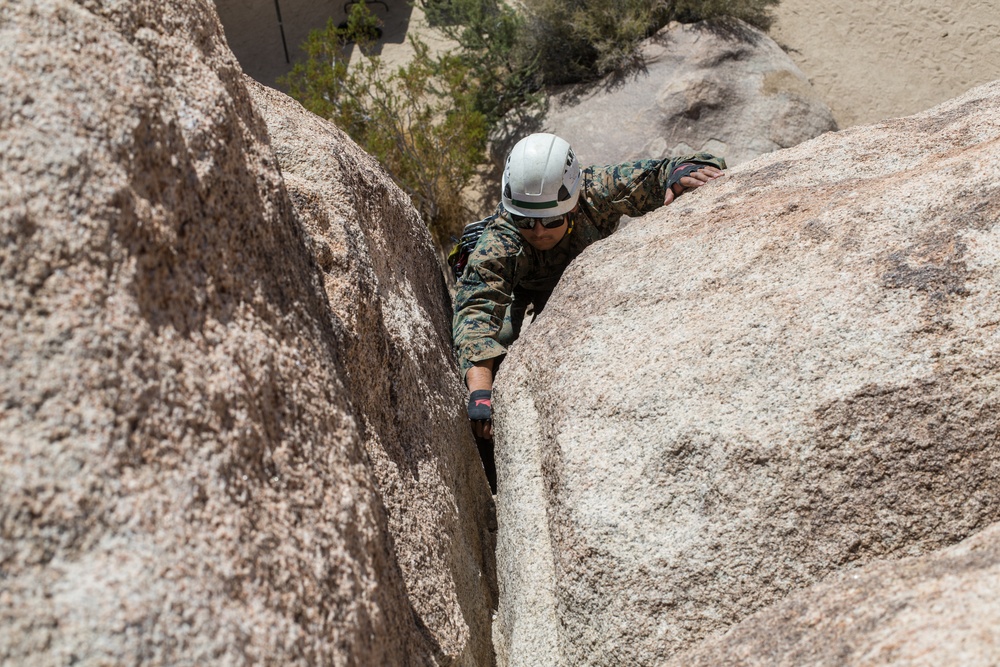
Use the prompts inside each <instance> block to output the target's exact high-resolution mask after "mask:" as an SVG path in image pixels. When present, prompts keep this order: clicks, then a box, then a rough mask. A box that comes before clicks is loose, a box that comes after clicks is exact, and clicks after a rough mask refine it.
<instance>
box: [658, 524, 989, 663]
mask: <svg viewBox="0 0 1000 667" xmlns="http://www.w3.org/2000/svg"><path fill="white" fill-rule="evenodd" d="M670 664H671V665H676V666H677V667H681V666H682V665H683V667H700V666H704V667H715V666H716V665H732V666H733V667H750V666H751V665H760V666H761V667H764V666H767V667H772V666H773V667H797V666H798V665H817V666H818V667H825V666H827V665H828V666H829V667H840V666H841V665H845V666H846V665H866V666H869V667H876V666H881V665H886V666H888V665H914V666H920V667H937V666H938V665H962V666H963V667H991V666H992V665H996V664H1000V525H994V526H992V527H990V528H987V529H986V530H984V531H983V532H981V533H979V534H977V535H975V536H973V537H970V538H969V539H967V540H965V541H963V542H961V543H960V544H958V545H956V546H954V547H951V548H949V549H944V550H942V551H940V552H937V553H933V554H930V555H927V556H923V557H919V558H907V559H904V560H902V561H896V562H879V563H874V564H872V565H870V566H868V567H864V568H860V569H857V570H848V571H846V572H841V573H838V574H837V575H835V576H832V577H830V578H828V579H827V580H825V581H823V582H822V583H820V584H817V585H816V586H813V587H811V588H807V589H806V590H804V591H801V592H797V593H794V594H792V595H790V596H788V598H786V599H785V600H782V601H781V602H779V603H777V604H775V605H774V606H772V607H769V608H768V609H765V610H764V611H762V612H760V613H757V614H754V615H753V616H751V617H750V618H748V619H746V620H745V621H743V622H742V623H739V624H738V625H736V626H734V627H733V628H732V629H730V630H729V631H728V632H727V633H726V634H725V635H723V636H722V637H721V638H718V639H708V640H706V641H704V642H703V643H702V644H699V645H698V646H696V647H695V648H694V649H693V650H692V651H689V652H687V653H684V654H682V655H681V656H679V657H677V658H676V659H674V660H672V661H671V662H670Z"/></svg>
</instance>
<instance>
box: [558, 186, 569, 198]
mask: <svg viewBox="0 0 1000 667" xmlns="http://www.w3.org/2000/svg"><path fill="white" fill-rule="evenodd" d="M558 199H559V201H566V200H567V199H569V190H567V189H566V186H565V185H560V186H559V197H558Z"/></svg>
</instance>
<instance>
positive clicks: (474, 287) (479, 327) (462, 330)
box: [452, 231, 519, 380]
mask: <svg viewBox="0 0 1000 667" xmlns="http://www.w3.org/2000/svg"><path fill="white" fill-rule="evenodd" d="M518 250H519V247H518V246H516V245H514V244H512V243H511V242H510V240H509V239H506V238H504V236H503V235H502V234H496V233H491V231H487V232H485V233H484V234H483V236H482V237H480V239H479V243H478V244H477V245H476V249H475V250H474V251H473V252H472V255H471V257H470V258H469V265H468V266H467V267H466V269H465V272H464V273H463V274H462V277H461V278H460V279H459V281H458V289H457V291H456V293H455V318H454V321H453V324H452V335H453V337H454V342H455V350H456V351H457V353H458V363H459V368H460V370H461V374H462V379H463V380H464V379H465V374H466V372H467V371H468V370H469V368H471V367H472V365H473V364H474V363H475V362H477V361H483V360H485V359H493V358H496V357H500V356H503V355H504V354H506V353H507V348H506V347H504V346H503V345H502V344H501V343H500V342H499V340H498V338H499V336H500V331H501V329H502V328H503V323H504V316H505V315H506V312H507V307H508V306H509V305H510V302H511V298H512V297H511V295H512V294H513V291H514V273H515V271H516V268H517V252H518Z"/></svg>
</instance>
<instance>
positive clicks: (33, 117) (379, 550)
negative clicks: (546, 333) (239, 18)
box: [0, 0, 491, 666]
mask: <svg viewBox="0 0 1000 667" xmlns="http://www.w3.org/2000/svg"><path fill="white" fill-rule="evenodd" d="M0 53H2V59H3V62H4V71H3V76H0V173H2V174H3V177H2V178H0V233H2V237H3V239H4V242H3V243H2V244H0V369H2V375H0V397H2V403H0V405H2V410H0V433H2V437H0V497H2V498H3V502H2V503H0V581H2V585H0V663H3V664H31V665H43V666H44V665H64V664H94V665H96V664H219V665H239V664H334V665H351V664H358V665H368V664H372V665H374V664H393V665H395V664H399V665H406V664H412V665H425V664H462V665H477V664H488V663H489V660H490V647H489V636H488V619H489V613H490V598H491V594H490V590H489V589H490V586H489V584H488V580H489V578H490V570H491V565H490V563H489V558H488V552H489V548H488V546H489V542H490V539H491V538H490V535H489V530H488V527H487V526H488V520H489V515H490V507H491V500H490V496H489V490H488V487H487V485H486V482H485V479H484V478H483V475H482V473H481V471H479V470H478V469H477V467H476V466H478V465H479V464H478V460H477V457H476V453H475V449H474V446H473V444H472V442H471V441H470V438H469V436H468V435H467V434H465V435H464V436H462V429H461V428H460V427H461V426H462V425H463V423H462V422H463V420H462V416H461V414H460V409H459V406H456V405H455V397H456V396H457V395H460V388H458V387H457V386H456V385H457V384H458V380H457V372H456V371H455V368H454V365H453V363H452V362H451V361H450V360H449V358H448V354H447V349H448V340H447V318H446V317H443V318H442V315H443V314H444V313H446V311H447V307H448V306H447V301H446V299H445V296H444V294H445V288H444V283H443V279H442V278H441V276H440V273H439V271H438V270H437V269H436V267H433V255H432V252H431V247H430V240H429V237H428V235H427V233H426V231H424V230H423V228H422V227H421V226H420V225H419V223H418V221H417V220H416V217H415V215H414V213H413V211H412V208H411V207H410V206H409V205H408V204H407V203H406V201H405V198H404V197H402V195H401V194H400V193H399V192H398V191H397V190H396V189H395V188H393V187H392V186H391V184H390V182H389V180H388V179H387V177H386V176H385V174H384V173H383V172H382V171H381V170H379V169H378V168H377V167H376V166H375V165H374V163H373V162H372V161H371V160H370V159H369V158H367V157H366V156H364V155H363V154H361V152H360V151H359V150H358V149H357V147H356V146H354V145H352V144H351V143H350V142H349V141H348V140H346V139H345V138H344V137H343V136H342V135H339V134H338V133H336V132H334V131H332V130H330V129H329V128H326V129H322V128H320V129H317V127H318V126H312V125H309V124H308V123H307V122H306V121H304V120H303V119H302V116H304V114H303V113H302V112H301V110H299V111H297V112H296V113H298V117H297V118H296V119H293V120H295V121H296V122H298V123H300V125H301V127H302V128H305V129H308V131H310V132H312V131H316V132H317V136H316V138H317V139H320V141H318V142H317V144H316V146H315V153H314V154H313V155H311V156H309V159H315V160H317V161H323V160H327V161H330V162H331V163H332V165H331V166H329V167H328V171H327V172H325V175H326V176H329V177H330V178H331V179H333V180H334V182H333V183H329V184H326V185H324V186H323V187H322V188H320V187H315V188H313V189H312V190H310V188H311V187H313V186H312V185H311V184H310V183H308V179H309V178H310V174H309V173H308V172H302V171H297V170H295V169H292V168H291V166H288V168H289V169H290V171H295V172H296V174H297V177H298V178H300V179H302V180H303V181H304V182H300V183H299V184H297V185H290V186H289V187H288V188H286V184H285V182H284V181H283V179H282V173H281V169H279V160H278V159H276V157H275V152H274V151H273V150H272V148H271V146H270V145H269V141H270V140H269V136H268V128H267V126H266V125H265V123H264V122H263V120H262V119H261V117H260V116H259V114H258V113H257V111H256V110H255V108H254V105H253V102H252V100H251V97H250V95H249V94H248V92H247V89H246V85H245V82H244V79H243V75H242V73H241V71H240V69H239V66H238V65H237V63H236V61H235V59H234V58H233V55H232V53H231V52H230V51H229V49H228V48H227V47H226V44H225V40H224V38H223V35H222V30H221V27H220V26H219V23H218V19H217V17H216V15H215V10H214V7H213V5H212V4H211V2H208V1H207V0H166V1H156V2H153V1H152V0H135V1H132V2H121V1H117V0H106V1H104V2H100V1H96V0H87V1H86V2H83V1H81V2H78V3H77V2H69V1H67V0H23V1H16V2H7V3H3V4H2V5H0ZM284 140H286V141H288V142H289V143H292V144H294V142H295V141H301V143H303V144H304V143H306V142H307V141H308V140H309V137H304V138H300V139H298V140H296V139H295V138H294V137H292V138H288V139H284ZM292 148H293V149H296V150H297V149H298V148H299V147H298V146H294V145H293V146H292ZM292 152H294V150H293V151H292ZM279 153H281V151H280V150H279ZM300 155H301V153H300ZM285 167H286V165H285V164H284V163H282V168H285ZM337 179H341V180H337ZM289 190H291V192H292V195H293V196H292V197H291V198H290V197H289ZM310 192H311V193H312V195H310ZM308 196H323V197H326V196H330V197H331V198H333V200H332V201H323V202H318V203H315V205H313V206H312V208H310V205H311V204H310V202H303V201H302V198H303V197H308ZM336 197H340V199H336ZM293 199H294V203H293ZM324 212H326V213H328V218H327V219H326V220H325V222H326V223H328V224H329V226H330V230H327V231H326V234H325V236H324V235H322V234H318V235H317V238H316V239H312V238H311V237H310V234H311V233H313V232H314V229H313V227H314V226H315V225H316V224H322V221H321V222H320V223H317V221H318V220H319V218H318V217H316V216H319V215H322V214H324ZM358 230H363V231H361V232H360V236H363V237H364V238H360V237H358V236H355V235H356V234H358ZM393 235H400V236H401V238H400V239H398V240H393V241H391V242H390V241H388V240H387V239H388V238H389V237H391V236H393ZM334 239H340V240H343V241H344V243H345V246H344V247H342V248H340V247H333V245H334V242H333V240H334ZM378 243H385V244H386V247H387V248H390V247H394V245H395V244H404V243H405V244H406V247H407V249H408V251H409V253H408V255H407V256H406V257H407V264H406V265H405V266H403V267H401V266H400V265H399V264H393V263H390V262H389V261H388V260H387V258H386V255H385V254H383V253H382V252H380V251H378V250H377V249H376V248H374V247H372V246H373V244H374V245H377V244H378ZM324 244H326V245H325V249H324ZM362 251H363V254H358V253H359V252H362ZM331 262H332V263H331ZM337 263H339V264H337ZM334 264H337V265H338V266H341V265H342V266H343V267H344V268H343V271H342V272H341V273H340V276H341V279H342V280H343V281H344V288H343V289H342V290H341V291H340V292H338V291H336V290H330V289H328V290H326V292H324V289H323V287H324V286H323V281H324V279H325V280H326V281H327V283H329V281H330V280H331V276H332V275H333V272H331V271H330V269H331V268H332V267H333V266H334ZM320 267H323V268H325V269H326V272H323V271H322V270H321V268H320ZM425 281H426V282H425ZM328 287H329V284H328ZM375 291H378V292H379V293H380V294H384V295H385V297H384V299H382V300H379V299H376V298H374V297H372V296H371V295H372V293H373V292H375ZM354 294H357V295H360V296H361V297H362V298H361V299H360V300H359V299H355V298H354V297H353V296H352V295H354ZM328 295H339V298H342V299H343V301H342V302H338V303H337V304H336V305H334V306H333V307H331V304H330V303H329V301H328ZM364 298H369V302H368V303H366V304H365V306H364V307H361V306H359V305H358V304H359V303H360V301H361V300H364ZM352 299H353V300H352ZM352 308H353V309H354V310H353V311H351V309H352ZM349 313H350V315H349ZM380 317H381V318H382V319H379V318H380ZM428 318H430V319H431V320H434V321H433V322H431V323H428V321H427V320H428ZM359 339H364V340H359ZM355 353H358V354H362V356H360V357H358V358H355V357H353V356H352V355H354V354H355ZM364 355H368V356H364ZM366 364H370V365H366ZM415 364H428V366H429V368H430V369H431V370H430V371H429V372H430V373H434V374H437V375H438V377H436V378H435V379H433V380H425V379H423V378H421V377H414V372H413V370H412V369H413V367H414V365H415ZM389 373H392V376H391V377H388V378H383V376H384V375H387V374H389ZM365 382H367V383H370V384H371V385H372V386H371V387H370V388H367V389H365V390H364V391H359V387H361V386H362V384H363V383H365ZM355 391H359V393H357V394H355V393H354V392H355ZM411 396H419V397H420V399H421V400H420V401H417V400H415V399H413V398H410V397H411ZM371 401H375V402H378V401H384V402H385V404H382V405H377V406H372V405H369V402H371ZM460 436H461V437H460ZM418 480H419V482H423V481H426V482H427V486H426V487H425V486H423V485H422V483H419V482H418ZM387 485H388V488H386V486H387ZM429 496H433V498H428V497H429ZM405 498H409V500H410V502H409V503H407V502H406V500H405ZM418 575H419V577H418ZM432 588H433V590H431V589H432Z"/></svg>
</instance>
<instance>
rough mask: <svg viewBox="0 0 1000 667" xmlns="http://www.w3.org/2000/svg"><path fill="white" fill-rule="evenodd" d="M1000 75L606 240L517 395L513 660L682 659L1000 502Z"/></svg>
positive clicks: (501, 377)
mask: <svg viewBox="0 0 1000 667" xmlns="http://www.w3.org/2000/svg"><path fill="white" fill-rule="evenodd" d="M998 155H1000V81H998V82H995V83H993V84H990V85H987V86H984V87H980V88H977V89H975V90H972V91H970V92H969V93H967V94H966V95H964V96H962V97H960V98H958V99H956V100H953V101H952V102H950V103H947V104H944V105H942V106H940V107H937V108H935V109H932V110H930V111H927V112H925V113H923V114H920V115H917V116H912V117H909V118H904V119H899V120H895V121H891V122H885V123H882V124H879V125H874V126H870V127H862V128H855V129H852V130H849V131H844V132H840V133H836V134H833V133H830V134H826V135H823V136H822V137H819V138H817V139H814V140H812V141H809V142H806V143H804V144H801V145H799V146H796V147H794V148H791V149H787V150H784V151H778V152H775V153H771V154H768V155H765V156H761V157H759V158H757V159H755V160H752V161H750V162H748V163H745V164H743V165H741V166H740V167H737V168H735V169H733V170H732V171H731V173H730V175H729V177H728V179H726V180H724V181H720V182H716V183H713V184H711V185H709V186H707V187H704V188H701V189H699V190H696V191H694V192H691V193H688V194H685V195H684V196H682V197H681V198H680V199H679V200H678V201H677V202H676V203H674V204H672V205H671V206H669V207H668V208H666V209H663V210H661V211H659V212H656V213H654V214H650V215H648V216H646V217H644V218H643V219H640V220H638V221H636V222H633V223H632V224H630V225H629V226H627V227H626V228H625V229H623V230H621V231H619V232H618V233H617V234H615V235H613V236H612V237H610V238H609V239H608V240H606V241H603V242H601V243H598V244H595V245H594V246H592V247H590V248H589V249H588V250H587V251H586V252H585V253H584V254H583V255H581V256H580V257H579V258H578V259H577V260H576V261H575V262H574V263H573V264H572V265H571V266H570V267H569V268H568V269H567V271H566V273H565V274H564V276H563V278H562V280H561V282H560V284H559V286H558V287H557V289H556V291H555V293H554V294H553V296H552V298H551V300H550V301H549V302H548V305H547V306H546V309H545V311H544V312H543V313H542V314H541V316H540V317H539V318H538V320H537V321H535V322H534V323H533V324H532V325H531V326H530V327H529V328H528V330H527V332H526V333H525V335H524V336H523V337H522V338H521V340H519V341H518V342H517V344H515V345H514V346H513V348H512V349H511V351H510V354H509V355H508V357H507V360H506V361H505V362H504V366H503V367H502V368H501V370H500V372H499V374H498V378H497V389H496V392H495V398H496V400H495V406H496V410H497V414H496V432H497V434H498V442H497V452H498V454H497V457H498V461H497V464H498V472H499V478H500V479H499V488H500V495H499V497H498V508H497V509H498V521H499V525H500V532H499V534H498V547H497V548H498V551H497V568H498V573H499V575H498V578H499V583H500V608H499V615H498V618H497V620H496V623H495V627H494V630H495V643H496V646H497V652H498V662H499V664H502V665H504V664H506V665H606V664H662V663H664V662H666V661H667V660H668V659H669V658H670V657H671V656H673V655H676V654H677V653H678V652H681V651H683V650H685V649H690V648H691V647H692V646H693V645H694V644H696V643H697V642H698V641H700V640H701V639H703V638H705V637H707V636H709V635H711V634H713V633H717V632H719V631H721V630H724V629H725V628H727V627H729V626H731V625H733V624H735V623H737V622H739V621H741V620H743V619H744V618H746V617H747V616H749V615H750V614H752V613H754V612H757V611H759V610H761V609H763V608H765V607H767V606H769V605H771V604H773V603H774V602H775V601H777V600H779V599H781V598H783V597H784V596H785V595H787V594H788V593H790V592H792V591H794V590H796V589H800V588H804V587H806V586H809V585H811V584H813V583H816V582H817V581H819V580H820V579H822V578H824V577H825V576H827V575H829V574H831V573H833V572H835V571H837V570H840V569H842V568H846V567H851V566H855V565H861V564H864V563H868V562H871V561H874V560H878V559H892V558H902V557H908V556H917V555H920V554H923V553H927V552H929V551H933V550H936V549H939V548H941V547H944V546H948V545H951V544H954V543H956V542H958V541H960V540H962V539H964V538H965V537H967V536H969V535H971V534H973V533H975V532H976V531H978V530H980V529H982V528H984V527H986V526H988V525H990V524H992V523H994V522H996V521H998V520H1000V447H997V443H998V442H1000V224H998V222H1000V160H998V159H997V157H998Z"/></svg>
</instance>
